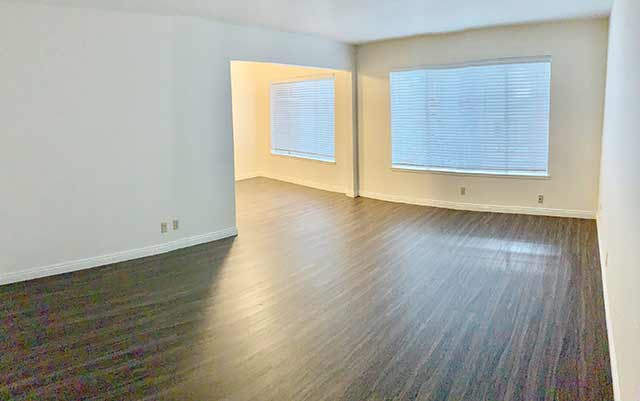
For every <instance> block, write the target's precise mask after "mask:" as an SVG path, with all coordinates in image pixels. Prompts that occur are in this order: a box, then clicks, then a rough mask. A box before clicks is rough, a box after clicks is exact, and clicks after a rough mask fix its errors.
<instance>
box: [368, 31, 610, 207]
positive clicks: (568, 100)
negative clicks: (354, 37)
mask: <svg viewBox="0 0 640 401" xmlns="http://www.w3.org/2000/svg"><path fill="white" fill-rule="evenodd" d="M607 28H608V23H607V19H593V20H583V21H572V22H562V23H547V24H535V25H521V26H511V27H499V28H491V29H481V30H474V31H468V32H462V33H455V34H445V35H428V36H420V37H414V38H408V39H400V40H389V41H384V42H378V43H372V44H367V45H363V46H359V47H358V48H357V68H358V113H359V116H358V117H359V120H358V125H359V137H358V141H359V151H360V154H359V159H360V165H359V167H360V194H361V195H363V196H369V197H376V198H381V199H389V200H399V201H405V202H410V203H421V204H432V205H436V206H445V207H462V208H467V209H479V210H484V209H489V210H502V211H514V212H524V213H541V214H556V215H570V216H582V217H594V216H595V211H596V206H597V198H598V177H599V165H600V139H601V131H602V115H603V99H604V77H605V70H606V66H605V63H606V53H607ZM539 55H550V56H552V58H553V64H552V91H551V121H550V134H549V136H550V138H549V141H550V161H549V166H550V174H551V176H552V177H551V179H525V178H498V177H487V176H469V175H453V174H441V173H430V172H407V171H396V170H392V169H391V148H390V144H391V138H390V128H389V127H390V115H389V108H390V106H389V80H388V74H389V72H390V71H391V70H393V69H396V68H402V67H412V66H421V65H429V64H446V63H459V62H467V61H473V60H486V59H495V58H504V57H522V56H539ZM460 186H465V187H466V188H467V195H466V196H464V197H463V196H460V195H459V187H460ZM538 194H543V195H544V196H545V203H544V205H543V206H542V207H539V205H538V204H537V196H538Z"/></svg>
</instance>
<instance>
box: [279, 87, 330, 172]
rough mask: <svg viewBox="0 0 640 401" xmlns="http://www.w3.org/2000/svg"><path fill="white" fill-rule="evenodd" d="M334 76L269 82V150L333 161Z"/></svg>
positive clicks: (281, 153) (282, 153)
mask: <svg viewBox="0 0 640 401" xmlns="http://www.w3.org/2000/svg"><path fill="white" fill-rule="evenodd" d="M334 88H335V86H334V78H322V79H308V80H301V81H293V82H277V83H273V84H271V153H274V154H280V155H288V156H296V157H303V158H309V159H316V160H323V161H335V158H334V153H335V145H334V135H335V134H334V130H335V119H334V113H335V89H334Z"/></svg>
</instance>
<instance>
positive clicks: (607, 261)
mask: <svg viewBox="0 0 640 401" xmlns="http://www.w3.org/2000/svg"><path fill="white" fill-rule="evenodd" d="M607 266H609V252H607V253H605V254H604V267H607Z"/></svg>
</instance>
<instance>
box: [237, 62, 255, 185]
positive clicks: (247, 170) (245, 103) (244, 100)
mask: <svg viewBox="0 0 640 401" xmlns="http://www.w3.org/2000/svg"><path fill="white" fill-rule="evenodd" d="M255 64H258V63H243V62H236V61H233V62H231V98H232V110H233V155H234V163H235V179H236V181H238V180H244V179H247V178H252V177H256V176H257V175H258V144H257V139H258V138H257V129H258V127H257V111H256V107H257V102H256V96H257V93H256V92H257V89H258V88H257V86H258V85H257V80H256V78H255V76H254V73H253V71H254V69H255V67H254V65H255Z"/></svg>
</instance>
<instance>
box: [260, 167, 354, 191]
mask: <svg viewBox="0 0 640 401" xmlns="http://www.w3.org/2000/svg"><path fill="white" fill-rule="evenodd" d="M258 176H260V177H264V178H270V179H272V180H278V181H284V182H288V183H290V184H296V185H302V186H304V187H309V188H315V189H321V190H323V191H329V192H337V193H341V194H346V193H347V192H348V191H347V190H346V189H345V188H344V187H342V186H339V185H331V184H325V183H321V182H315V181H309V180H304V179H300V178H297V177H290V176H283V175H277V174H268V173H264V172H261V173H258Z"/></svg>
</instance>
